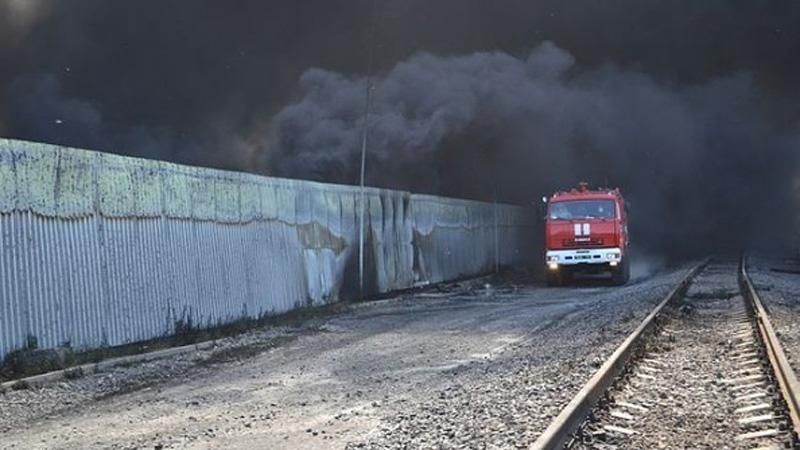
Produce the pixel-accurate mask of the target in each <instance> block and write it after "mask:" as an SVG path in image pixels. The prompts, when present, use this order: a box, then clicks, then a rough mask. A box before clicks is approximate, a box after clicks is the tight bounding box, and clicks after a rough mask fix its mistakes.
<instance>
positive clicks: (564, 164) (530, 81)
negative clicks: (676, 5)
mask: <svg viewBox="0 0 800 450" xmlns="http://www.w3.org/2000/svg"><path fill="white" fill-rule="evenodd" d="M300 83H301V86H302V88H303V90H304V91H305V96H304V97H303V99H302V100H300V101H299V102H297V103H295V104H293V105H291V106H288V107H287V108H285V109H284V110H283V111H281V112H280V113H279V114H277V116H276V117H275V121H274V124H275V129H274V131H273V137H274V138H275V142H274V148H275V149H278V150H279V151H278V152H277V153H276V154H275V155H274V158H275V160H274V162H273V164H274V165H275V166H276V167H277V168H278V169H277V170H278V171H279V173H280V174H283V175H288V176H302V177H313V178H316V179H320V180H333V181H337V182H343V183H348V182H349V183H352V182H354V181H355V180H357V179H358V171H359V160H360V149H361V145H360V143H361V136H362V130H363V128H364V114H363V113H364V98H365V89H366V83H367V81H366V79H365V78H363V77H346V76H343V75H341V74H338V73H335V72H329V71H323V70H318V69H313V70H309V71H308V72H306V73H305V74H304V75H303V77H302V78H301V82H300ZM373 99H374V103H373V104H372V107H371V114H370V116H369V118H368V124H369V130H370V134H369V136H370V140H369V146H368V151H369V154H368V155H369V156H368V161H369V169H368V171H367V173H368V180H369V184H373V185H384V186H390V187H400V188H407V189H408V188H410V189H412V190H415V191H422V192H437V193H444V194H446V195H456V196H468V197H473V198H478V199H482V200H491V199H493V198H500V199H503V200H511V201H515V202H519V203H530V202H532V201H534V200H535V199H538V198H539V197H540V196H541V194H547V193H548V192H550V191H551V190H552V189H554V188H557V187H562V188H566V187H569V186H573V185H574V184H575V182H576V181H578V180H589V181H591V182H593V183H594V184H595V185H609V186H620V187H622V188H623V189H624V191H625V193H626V194H627V195H628V196H629V197H630V199H631V202H632V205H633V207H632V208H633V210H634V217H636V218H637V221H636V222H635V223H634V226H635V229H634V232H635V233H636V235H637V236H636V237H637V238H640V239H641V240H642V241H643V242H644V243H646V244H651V245H654V246H655V247H658V250H660V251H666V250H670V249H672V250H674V249H681V250H684V251H685V250H687V249H691V248H692V247H693V246H696V245H697V243H698V242H701V243H703V247H706V248H707V246H708V245H709V244H711V245H713V246H722V247H724V248H730V249H736V248H739V246H741V245H743V244H744V243H745V242H748V241H750V240H751V238H753V237H754V236H755V235H756V230H760V231H762V232H763V231H764V228H763V227H764V226H765V225H770V223H771V221H772V220H775V221H778V222H779V221H780V220H782V219H783V218H782V217H779V218H776V217H775V211H779V210H780V208H778V209H776V208H775V207H776V206H779V205H775V204H773V201H774V200H776V199H780V200H779V202H778V203H779V204H780V203H781V202H783V201H784V200H785V199H787V198H788V197H787V196H785V195H784V194H783V193H784V192H786V193H788V192H789V189H788V184H787V185H784V183H785V181H786V180H789V179H790V178H789V177H790V175H791V170H788V169H790V168H791V167H793V166H792V164H793V162H794V161H795V159H796V157H795V154H796V149H797V145H798V143H800V142H798V139H797V136H796V130H795V129H793V128H790V129H788V130H784V129H781V128H780V127H777V126H775V125H774V123H772V122H771V121H770V119H769V117H768V116H767V115H766V113H765V112H763V111H762V109H761V108H760V99H761V93H760V92H759V90H758V89H757V88H756V87H755V85H754V83H753V80H752V77H751V76H750V75H749V74H747V73H736V74H732V75H731V76H728V77H724V78H718V79H713V80H709V81H706V82H703V83H697V84H691V83H690V84H681V85H675V84H670V83H665V82H659V81H657V80H655V79H653V78H652V77H650V76H647V75H645V74H643V73H640V72H638V71H631V70H623V69H620V68H618V67H615V66H613V65H608V66H605V67H602V68H598V69H595V70H589V71H581V70H579V68H577V67H576V65H575V58H574V57H573V56H572V55H571V54H570V53H568V52H567V51H565V50H563V49H560V48H558V47H556V46H555V45H554V44H552V43H544V44H542V45H540V46H538V47H537V48H536V49H534V50H533V51H532V52H531V53H530V55H529V56H528V57H527V58H525V59H517V58H514V57H512V56H510V55H508V54H505V53H498V52H494V53H476V54H472V55H468V56H459V57H446V58H443V57H437V56H434V55H431V54H418V55H415V56H413V57H412V58H411V59H409V60H407V61H404V62H402V63H400V64H398V65H397V66H395V67H394V68H392V69H391V70H390V71H388V73H386V74H385V75H383V76H381V77H379V79H378V80H376V82H375V85H374V92H373ZM786 205H788V203H785V204H784V205H783V206H784V207H785V206H786ZM764 217H770V218H774V219H769V220H761V218H764ZM659 243H663V244H664V245H663V246H662V245H661V244H659Z"/></svg>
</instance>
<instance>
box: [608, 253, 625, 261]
mask: <svg viewBox="0 0 800 450" xmlns="http://www.w3.org/2000/svg"><path fill="white" fill-rule="evenodd" d="M606 258H608V260H609V261H619V260H620V259H622V255H620V254H619V253H609V254H607V255H606Z"/></svg>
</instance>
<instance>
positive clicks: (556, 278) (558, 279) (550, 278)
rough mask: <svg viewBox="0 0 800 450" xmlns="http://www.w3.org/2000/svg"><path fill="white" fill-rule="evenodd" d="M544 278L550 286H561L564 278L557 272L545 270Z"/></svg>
mask: <svg viewBox="0 0 800 450" xmlns="http://www.w3.org/2000/svg"><path fill="white" fill-rule="evenodd" d="M546 278H547V285H548V286H550V287H554V286H562V285H563V284H564V278H563V277H562V276H561V273H559V272H547V275H546Z"/></svg>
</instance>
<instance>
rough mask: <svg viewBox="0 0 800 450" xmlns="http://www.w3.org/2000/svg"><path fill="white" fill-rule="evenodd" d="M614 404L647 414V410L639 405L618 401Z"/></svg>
mask: <svg viewBox="0 0 800 450" xmlns="http://www.w3.org/2000/svg"><path fill="white" fill-rule="evenodd" d="M614 403H615V404H616V405H617V406H620V407H622V408H628V409H634V410H636V411H640V412H647V408H645V407H644V406H641V405H637V404H635V403H628V402H620V401H617V402H614Z"/></svg>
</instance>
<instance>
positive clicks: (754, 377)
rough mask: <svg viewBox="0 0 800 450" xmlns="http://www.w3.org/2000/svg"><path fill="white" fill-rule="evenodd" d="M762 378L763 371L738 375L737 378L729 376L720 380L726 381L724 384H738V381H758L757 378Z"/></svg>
mask: <svg viewBox="0 0 800 450" xmlns="http://www.w3.org/2000/svg"><path fill="white" fill-rule="evenodd" d="M763 379H764V374H763V373H757V374H755V375H745V376H743V377H739V378H731V379H727V380H722V382H723V383H726V384H739V383H742V382H746V381H758V380H763Z"/></svg>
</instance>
